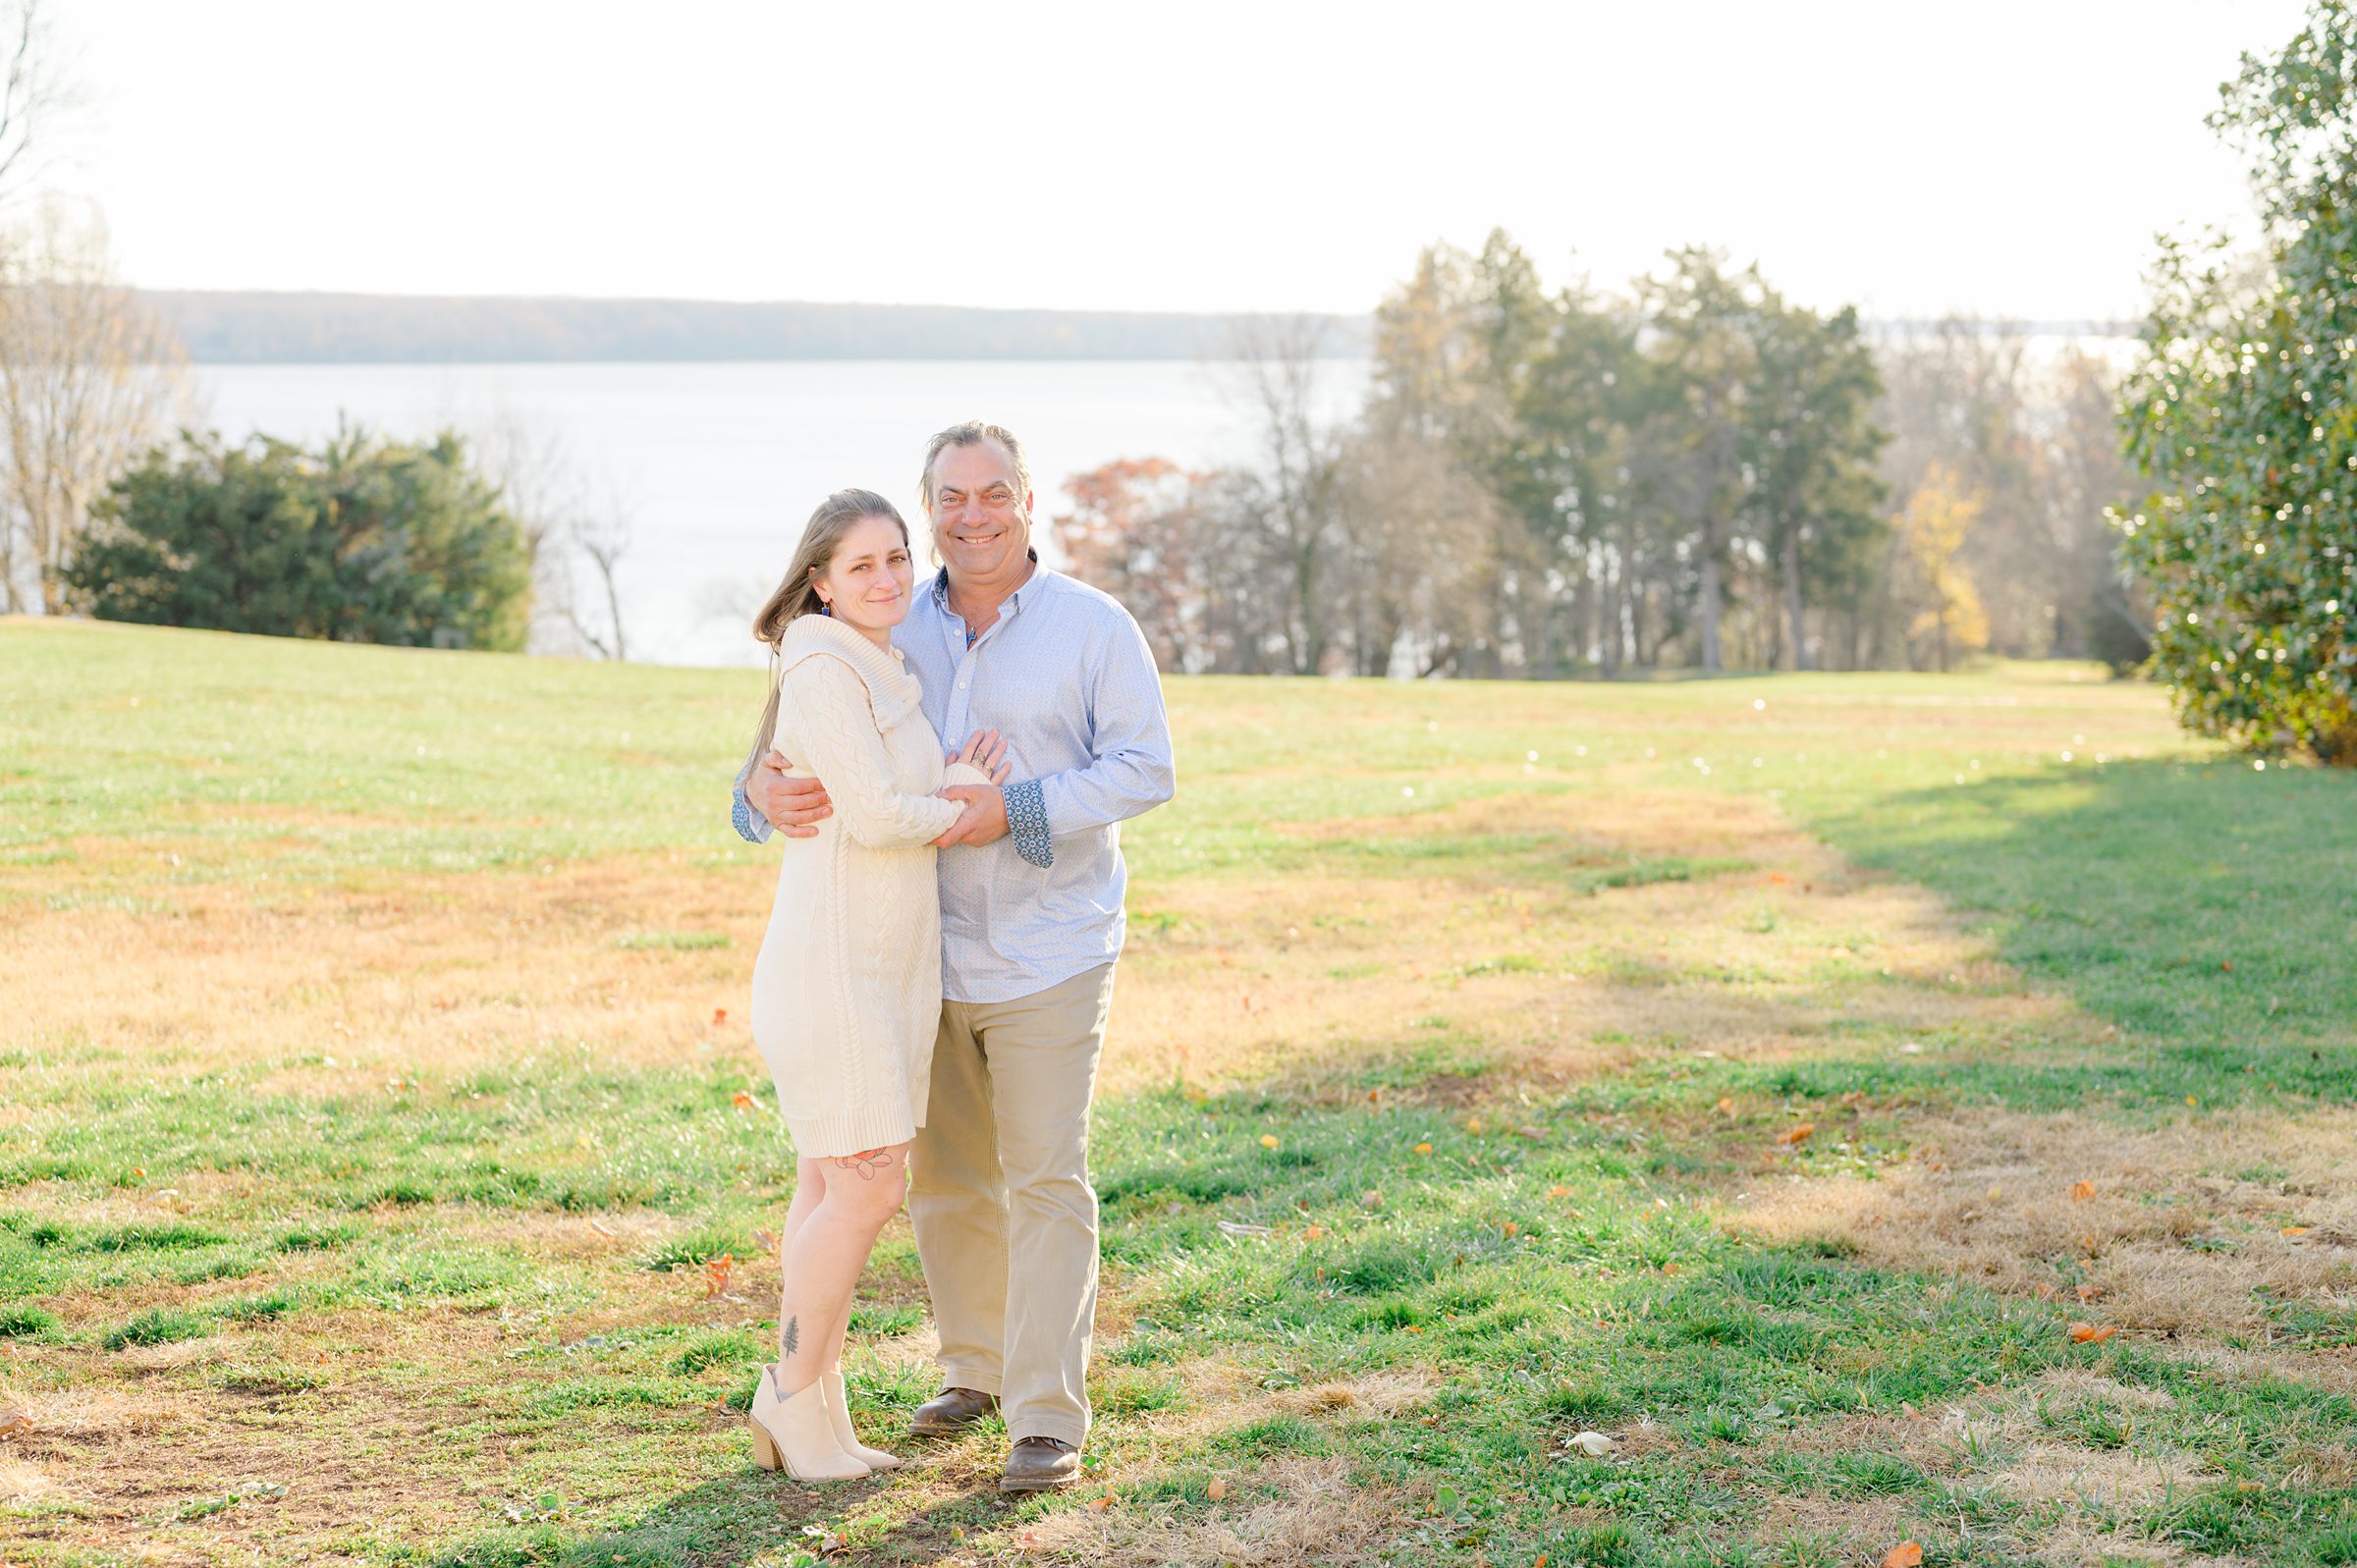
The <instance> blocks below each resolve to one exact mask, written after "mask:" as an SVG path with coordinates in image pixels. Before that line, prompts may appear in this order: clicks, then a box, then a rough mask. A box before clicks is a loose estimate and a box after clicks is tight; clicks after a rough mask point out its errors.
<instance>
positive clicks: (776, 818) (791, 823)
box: [744, 748, 1004, 838]
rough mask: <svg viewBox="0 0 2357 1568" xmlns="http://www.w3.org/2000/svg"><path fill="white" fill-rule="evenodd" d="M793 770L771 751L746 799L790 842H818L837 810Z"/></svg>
mask: <svg viewBox="0 0 2357 1568" xmlns="http://www.w3.org/2000/svg"><path fill="white" fill-rule="evenodd" d="M793 766H794V764H793V763H791V762H788V761H787V760H786V759H785V758H784V757H782V756H780V755H779V754H778V752H777V751H776V749H775V748H772V749H771V750H770V751H769V753H768V754H767V755H765V756H764V757H762V759H761V760H760V761H759V762H757V763H755V764H754V765H753V776H752V777H751V778H750V779H747V780H746V781H745V782H744V798H745V799H747V800H749V801H751V802H752V804H753V809H754V810H755V811H758V812H759V813H761V815H762V816H764V817H766V818H768V819H769V825H770V826H771V827H772V828H774V829H776V830H777V831H778V832H779V833H782V834H784V835H785V836H786V837H787V838H817V837H818V826H817V825H818V824H819V823H821V822H824V821H825V820H826V819H827V818H828V817H830V816H832V815H834V812H835V806H834V803H833V802H832V801H830V800H828V798H827V789H826V785H824V784H820V783H819V782H818V781H817V780H816V779H789V778H788V777H786V770H787V769H789V768H791V767H793ZM1002 815H1004V813H1002Z"/></svg>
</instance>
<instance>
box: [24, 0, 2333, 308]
mask: <svg viewBox="0 0 2357 1568" xmlns="http://www.w3.org/2000/svg"><path fill="white" fill-rule="evenodd" d="M52 3H53V4H54V3H55V0H52ZM58 10H59V16H58V19H57V20H58V25H59V31H60V41H61V42H62V43H64V44H65V45H66V46H67V47H68V49H69V51H70V53H71V55H72V56H73V58H74V62H75V66H76V74H77V76H78V77H79V78H80V80H81V81H82V85H83V88H84V90H85V95H86V99H87V102H86V105H85V107H84V108H83V109H82V111H81V112H80V114H79V115H78V116H77V117H76V119H75V120H74V121H73V122H72V123H71V124H70V125H69V126H67V127H65V128H62V129H61V133H60V135H59V136H58V137H57V138H56V139H55V140H54V141H53V142H52V144H51V146H52V153H53V157H54V160H55V162H54V165H53V173H54V176H55V179H56V181H57V183H58V184H60V185H63V186H66V187H69V188H71V189H75V190H77V191H78V192H81V193H84V194H87V195H89V196H91V197H94V198H95V199H96V200H97V202H98V203H99V204H100V206H101V207H102V208H103V210H104V211H105V213H106V216H107V219H108V221H109V223H110V225H111V227H112V230H113V234H114V239H115V244H116V249H117V252H118V256H119V259H120V262H121V265H122V267H123V270H124V271H125V273H126V274H127V276H128V277H129V278H130V279H131V281H133V282H135V283H138V284H141V285H145V286H148V287H156V288H205V289H335V290H358V291H367V292H383V293H399V294H567V295H600V296H657V297H703V298H734V299H857V300H906V301H925V302H939V303H952V304H973V305H1037V306H1056V307H1069V308H1140V309H1184V310H1239V309H1320V310H1344V311H1348V310H1363V309H1367V308H1369V307H1371V306H1372V305H1373V304H1374V303H1375V301H1376V300H1377V299H1378V298H1379V297H1381V295H1382V294H1383V292H1384V290H1385V289H1386V288H1387V287H1389V286H1390V285H1391V284H1392V283H1393V282H1394V281H1396V280H1397V279H1398V278H1400V277H1402V276H1403V275H1404V274H1405V273H1406V271H1407V269H1408V267H1409V265H1410V263H1411V262H1412V259H1413V257H1414V254H1415V252H1416V249H1417V247H1418V246H1420V245H1421V244H1423V243H1427V242H1429V241H1431V240H1434V239H1440V238H1446V239H1450V240H1453V241H1456V242H1458V243H1464V244H1467V245H1477V244H1478V243H1480V240H1481V237H1482V236H1483V235H1484V234H1485V233H1486V232H1487V231H1488V230H1489V228H1490V227H1491V226H1492V225H1495V224H1503V225H1505V226H1506V227H1507V229H1508V230H1509V231H1510V232H1511V233H1512V234H1513V235H1514V236H1515V237H1516V238H1517V239H1519V240H1520V241H1521V242H1522V243H1524V244H1525V245H1526V246H1527V247H1529V248H1530V249H1531V250H1532V252H1533V253H1534V254H1535V255H1537V256H1538V257H1539V258H1540V260H1541V263H1542V266H1543V267H1544V269H1545V270H1546V272H1547V274H1548V276H1549V278H1550V279H1551V280H1561V279H1562V278H1564V277H1567V276H1570V275H1572V274H1573V273H1575V272H1579V271H1585V272H1587V273H1590V274H1591V275H1593V276H1594V277H1595V278H1596V280H1597V281H1599V282H1600V283H1611V284H1617V283H1619V282H1621V281H1623V280H1624V279H1626V278H1627V277H1628V276H1629V275H1631V274H1633V273H1635V272H1638V271H1640V270H1643V269H1644V268H1646V267H1648V266H1650V265H1651V264H1652V263H1653V261H1654V260H1655V259H1656V258H1658V256H1659V255H1660V253H1661V251H1662V250H1663V248H1664V247H1666V246H1669V245H1672V244H1677V243H1687V242H1695V243H1713V244H1718V245H1721V246H1724V247H1726V248H1727V249H1729V250H1731V251H1732V252H1733V253H1734V254H1735V257H1736V259H1737V260H1738V261H1741V260H1749V259H1752V258H1755V257H1756V258H1757V259H1759V260H1760V261H1761V262H1763V263H1764V265H1765V267H1766V270H1767V273H1768V275H1769V278H1770V279H1771V281H1773V282H1775V283H1777V284H1779V285H1780V286H1781V287H1782V288H1783V289H1784V290H1785V292H1786V293H1787V294H1788V295H1791V296H1792V297H1796V298H1798V299H1800V300H1802V301H1804V302H1807V303H1811V304H1817V305H1821V306H1831V305H1834V304H1838V303H1840V302H1843V301H1855V302H1857V303H1859V304H1861V305H1862V306H1863V307H1864V308H1865V309H1866V310H1867V311H1868V313H1870V314H1874V315H1880V316H1895V315H1916V314H1933V313H1937V312H1940V311H1943V310H1946V309H1949V308H1957V309H1970V310H1978V311H1981V312H1983V313H1986V314H2005V315H2015V316H2026V317H2033V318H2041V319H2050V320H2051V319H2065V318H2068V319H2080V318H2092V317H2109V316H2124V315H2131V314H2134V313H2136V311H2137V309H2138V306H2139V303H2140V300H2141V297H2142V291H2141V285H2140V282H2139V274H2140V272H2141V269H2142V267H2143V265H2144V263H2145V261H2146V259H2147V257H2148V256H2149V254H2150V252H2151V248H2152V236H2153V234H2154V233H2155V231H2157V230H2160V229H2164V228H2174V227H2179V226H2183V225H2186V224H2189V223H2209V222H2218V221H2228V220H2231V221H2244V222H2247V212H2248V201H2247V198H2246V196H2245V193H2244V189H2243V185H2242V177H2241V163H2240V160H2239V159H2238V158H2237V157H2236V156H2234V155H2233V154H2231V153H2229V152H2228V151H2227V150H2225V149H2224V148H2222V147H2220V145H2219V144H2218V143H2217V142H2216V141H2215V140H2214V139H2213V138H2212V136H2211V135H2210V133H2209V132H2208V130H2206V129H2205V128H2204V127H2203V125H2202V123H2201V121H2202V116H2203V115H2204V114H2205V113H2206V112H2207V111H2208V110H2209V109H2210V108H2212V107H2213V106H2214V105H2215V104H2216V102H2217V86H2218V83H2219V82H2220V81H2223V80H2224V79H2225V78H2226V77H2227V76H2228V75H2230V74H2231V73H2232V71H2233V69H2234V66H2235V62H2236V58H2237V56H2238V54H2239V53H2240V52H2241V51H2243V50H2245V49H2254V50H2272V49H2274V48H2275V47H2277V46H2279V45H2280V44H2282V43H2283V42H2284V41H2285V40H2287V39H2288V38H2289V37H2290V36H2291V35H2292V34H2293V33H2294V32H2295V31H2296V30H2297V29H2298V27H2299V26H2300V20H2301V17H2302V15H2303V13H2304V10H2305V7H2304V5H2303V4H2302V3H2301V0H2034V3H2028V0H1984V3H1981V4H1977V5H1973V6H1969V7H1967V6H1954V5H1925V4H1908V3H1904V0H1873V3H1859V4H1851V3H1836V0H1786V3H1783V4H1763V3H1760V0H1743V3H1739V4H1723V3H1717V0H1689V3H1686V4H1660V3H1656V4H1645V3H1641V0H1605V3H1591V0H1556V3H1529V4H1522V5H1507V4H1493V3H1484V0H1448V3H1446V4H1432V3H1429V0H1428V3H1424V4H1415V5H1397V6H1394V5H1382V4H1370V3H1368V0H1356V3H1335V4H1315V5H1313V4H1307V3H1301V0H1251V3H1245V4H1235V3H1231V0H1184V3H1180V4H1171V5H1156V6H1143V5H1124V4H1117V3H1111V0H1094V3H1091V4H1087V5H1045V4H1025V3H1022V0H1003V3H1000V4H967V5H962V6H938V7H936V6H918V5H909V4H870V3H862V0H824V3H820V4H809V3H803V0H794V3H785V0H768V3H723V0H680V3H676V4H672V5H649V4H646V3H645V0H634V3H631V4H627V5H626V4H614V3H608V0H455V3H454V0H385V3H375V0H284V3H271V0H64V3H63V4H62V6H59V7H58ZM1575 258H1576V259H1575Z"/></svg>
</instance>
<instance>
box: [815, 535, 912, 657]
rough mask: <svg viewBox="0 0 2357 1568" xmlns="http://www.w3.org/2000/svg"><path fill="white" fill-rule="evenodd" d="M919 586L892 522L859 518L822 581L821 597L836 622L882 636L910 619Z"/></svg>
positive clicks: (840, 545)
mask: <svg viewBox="0 0 2357 1568" xmlns="http://www.w3.org/2000/svg"><path fill="white" fill-rule="evenodd" d="M915 585H916V563H915V562H913V561H911V560H910V559H909V558H908V541H907V540H905V539H904V538H902V537H901V527H900V524H899V523H897V522H894V521H893V520H892V519H891V518H890V517H861V518H860V519H859V520H858V521H857V522H854V523H852V524H851V526H850V531H849V532H847V533H845V534H844V536H843V542H842V543H841V544H839V545H837V546H836V547H835V559H834V560H832V561H830V562H828V563H827V569H826V570H824V571H822V572H820V573H819V575H818V596H819V598H821V599H823V600H824V601H826V605H827V609H828V611H829V613H831V614H832V615H833V616H834V617H835V619H836V620H838V621H845V622H850V624H852V625H854V626H857V627H859V628H860V629H862V630H865V631H883V630H887V629H889V628H891V627H893V626H897V625H899V624H900V623H901V621H902V619H903V618H904V617H905V616H906V615H907V614H908V594H909V591H910V590H911V589H912V588H913V587H914V586H915Z"/></svg>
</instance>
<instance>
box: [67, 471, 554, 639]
mask: <svg viewBox="0 0 2357 1568" xmlns="http://www.w3.org/2000/svg"><path fill="white" fill-rule="evenodd" d="M92 515H93V518H94V525H93V527H92V529H91V531H90V533H89V535H88V537H87V538H86V539H85V541H84V542H83V544H82V548H81V549H80V551H79V553H78V554H77V555H76V557H75V559H74V561H73V563H72V564H71V566H70V567H69V568H68V569H67V573H66V580H67V583H68V586H69V590H70V592H71V595H72V602H73V604H74V605H75V607H76V608H79V609H82V610H86V611H87V612H89V613H90V614H92V615H94V616H97V617H98V618H99V619H101V620H108V621H134V622H144V623H147V624H150V625H166V626H205V627H210V628H213V629H215V630H221V631H250V632H261V633H266V634H269V635H273V636H286V637H318V638H329V639H334V640H337V641H343V642H380V643H397V644H403V645H409V646H434V647H461V648H494V649H517V648H521V647H522V646H523V637H524V630H525V626H526V623H527V620H528V615H529V610H530V581H531V571H530V560H529V552H528V550H527V548H526V546H525V544H524V540H523V536H522V532H521V529H519V528H518V526H517V524H516V521H515V519H514V518H513V517H512V516H510V515H509V514H508V512H507V511H506V509H505V508H504V507H503V506H502V505H501V503H500V499H499V495H498V492H497V491H496V490H495V489H494V488H493V487H492V486H491V485H490V484H489V483H488V482H487V481H485V480H484V479H483V478H482V477H481V476H480V475H479V474H477V473H475V472H474V471H473V470H472V469H471V468H469V467H468V466H467V464H466V450H465V447H464V445H463V443H462V442H461V441H460V440H459V438H458V437H456V436H454V435H449V434H445V435H442V436H440V437H437V438H436V439H435V440H434V441H432V442H431V443H428V444H426V445H423V446H414V445H408V444H403V443H398V442H390V441H383V440H374V439H371V438H369V437H366V436H364V435H362V434H360V433H358V432H355V431H346V432H344V433H342V434H339V435H338V436H337V437H336V438H335V439H334V440H332V441H330V442H328V443H327V444H326V446H325V447H324V448H323V449H322V450H321V451H319V452H317V453H308V452H304V451H303V450H301V448H298V447H296V446H293V445H291V444H289V443H287V442H283V441H274V440H270V439H268V438H266V437H255V438H253V439H252V440H250V441H248V442H246V443H245V444H243V445H240V446H229V445H226V444H224V443H223V442H222V441H221V440H220V438H219V437H217V436H188V437H185V438H184V439H183V442H182V444H181V445H180V446H178V447H158V448H155V449H154V450H152V451H150V452H149V453H147V455H146V456H145V457H144V458H143V459H142V460H140V461H139V462H138V463H137V465H136V466H134V467H133V468H132V469H131V471H130V472H128V473H126V474H125V475H124V476H123V477H122V478H120V479H118V480H117V481H115V483H114V484H113V486H112V487H111V488H110V489H109V491H108V494H107V496H106V498H105V499H104V500H103V501H101V502H100V503H99V504H98V505H97V506H96V507H95V508H93V509H92Z"/></svg>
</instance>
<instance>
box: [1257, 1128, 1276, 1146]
mask: <svg viewBox="0 0 2357 1568" xmlns="http://www.w3.org/2000/svg"><path fill="white" fill-rule="evenodd" d="M1260 1146H1261V1147H1262V1148H1263V1149H1274V1148H1276V1147H1277V1135H1276V1134H1275V1133H1273V1132H1264V1133H1262V1134H1261V1135H1260Z"/></svg>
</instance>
